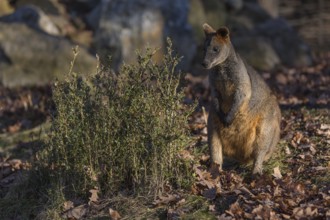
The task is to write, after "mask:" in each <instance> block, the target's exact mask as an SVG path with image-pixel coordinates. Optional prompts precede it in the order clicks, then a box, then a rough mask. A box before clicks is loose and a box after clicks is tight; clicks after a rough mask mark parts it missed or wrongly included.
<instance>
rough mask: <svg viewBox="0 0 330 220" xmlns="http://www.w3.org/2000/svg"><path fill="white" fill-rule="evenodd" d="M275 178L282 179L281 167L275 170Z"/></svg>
mask: <svg viewBox="0 0 330 220" xmlns="http://www.w3.org/2000/svg"><path fill="white" fill-rule="evenodd" d="M273 177H275V178H276V179H282V177H283V176H282V174H281V171H280V167H279V166H277V167H275V168H274V173H273Z"/></svg>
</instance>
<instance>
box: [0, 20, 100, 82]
mask: <svg viewBox="0 0 330 220" xmlns="http://www.w3.org/2000/svg"><path fill="white" fill-rule="evenodd" d="M0 30H6V31H1V32H0V69H1V71H0V81H1V83H2V84H3V85H5V86H8V87H14V86H26V85H42V84H45V83H49V82H50V81H52V80H54V79H55V78H63V76H64V75H65V74H66V73H68V72H69V69H70V62H71V61H72V60H73V53H72V48H73V47H75V45H74V44H72V43H71V42H70V41H68V40H66V39H64V38H62V37H56V36H51V35H49V34H46V33H43V32H41V31H38V30H35V29H33V28H31V27H29V26H28V25H26V24H24V23H4V22H0ZM95 68H96V59H95V58H94V57H93V56H92V55H90V54H89V53H88V52H87V50H85V49H83V48H80V53H79V55H78V57H77V60H76V62H75V65H74V71H75V72H78V73H85V74H88V73H93V72H95Z"/></svg>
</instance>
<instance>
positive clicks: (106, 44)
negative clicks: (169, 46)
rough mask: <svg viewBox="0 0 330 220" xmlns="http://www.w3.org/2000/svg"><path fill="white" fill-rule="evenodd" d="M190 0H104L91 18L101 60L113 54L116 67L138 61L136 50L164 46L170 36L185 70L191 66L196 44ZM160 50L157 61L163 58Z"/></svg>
mask: <svg viewBox="0 0 330 220" xmlns="http://www.w3.org/2000/svg"><path fill="white" fill-rule="evenodd" d="M188 7H189V1H188V0H181V1H177V0H150V1H145V0H102V1H101V2H100V5H99V6H98V7H97V8H95V9H94V11H92V12H91V14H90V15H89V17H88V18H87V20H88V21H89V24H90V26H91V27H93V28H94V29H95V40H94V46H95V48H96V50H97V52H98V54H99V55H100V57H101V61H103V62H108V56H111V57H112V67H113V68H114V69H118V68H119V66H120V65H121V63H122V61H123V62H125V63H131V62H134V61H135V60H136V54H135V51H136V50H137V49H139V50H143V49H144V48H145V47H146V46H149V47H151V48H163V49H164V47H165V46H166V38H167V37H170V38H171V39H172V42H173V46H174V49H175V50H176V51H177V52H178V54H179V55H180V56H183V59H182V62H181V66H180V67H181V68H182V69H188V67H189V66H190V64H191V61H192V58H193V56H194V54H195V49H196V44H195V42H194V37H193V34H192V28H191V26H190V25H189V24H188V21H187V20H188ZM162 54H163V51H162V50H160V52H159V53H158V55H157V56H156V60H158V61H161V58H162Z"/></svg>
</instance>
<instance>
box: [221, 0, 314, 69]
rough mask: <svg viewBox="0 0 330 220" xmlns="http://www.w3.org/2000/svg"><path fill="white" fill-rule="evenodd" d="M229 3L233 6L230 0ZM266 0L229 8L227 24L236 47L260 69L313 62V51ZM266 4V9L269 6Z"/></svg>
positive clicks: (248, 0)
mask: <svg viewBox="0 0 330 220" xmlns="http://www.w3.org/2000/svg"><path fill="white" fill-rule="evenodd" d="M226 2H227V5H228V7H229V8H230V7H232V8H233V6H232V4H233V3H232V4H229V3H230V2H235V1H233V0H227V1H226ZM269 7H270V6H269V5H267V4H266V3H265V2H264V1H256V0H246V1H244V2H243V6H242V7H241V9H239V8H238V9H237V8H236V9H235V10H230V9H229V11H228V15H227V20H226V24H227V26H229V28H230V29H231V36H232V39H233V42H234V44H235V46H236V49H237V50H238V51H239V52H240V53H241V54H242V56H243V57H245V58H246V60H247V61H248V63H250V64H251V65H252V66H254V67H255V68H256V69H259V70H265V71H268V70H272V69H274V68H275V67H276V66H278V64H283V65H286V66H290V67H297V66H309V65H311V64H312V61H313V59H312V55H311V51H310V49H309V47H308V45H307V44H306V43H304V41H303V40H302V39H301V38H300V37H299V36H298V34H297V33H296V31H294V30H293V29H292V28H291V27H290V26H289V24H288V23H287V22H286V21H285V20H283V19H281V18H276V16H277V12H276V10H274V11H272V12H269V10H266V9H267V8H269ZM265 8H266V9H265Z"/></svg>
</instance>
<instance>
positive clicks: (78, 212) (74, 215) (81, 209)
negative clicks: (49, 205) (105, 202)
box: [62, 205, 87, 219]
mask: <svg viewBox="0 0 330 220" xmlns="http://www.w3.org/2000/svg"><path fill="white" fill-rule="evenodd" d="M86 212H87V206H86V205H80V206H77V207H75V208H73V209H70V210H68V211H66V212H64V213H63V214H62V218H67V219H81V218H82V217H83V216H84V215H85V214H86Z"/></svg>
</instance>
